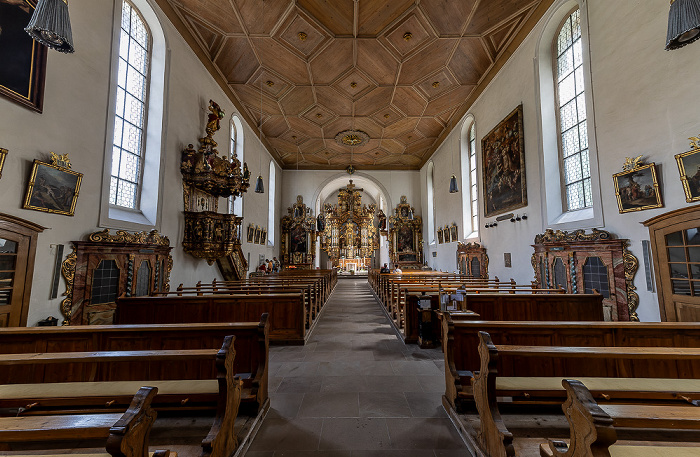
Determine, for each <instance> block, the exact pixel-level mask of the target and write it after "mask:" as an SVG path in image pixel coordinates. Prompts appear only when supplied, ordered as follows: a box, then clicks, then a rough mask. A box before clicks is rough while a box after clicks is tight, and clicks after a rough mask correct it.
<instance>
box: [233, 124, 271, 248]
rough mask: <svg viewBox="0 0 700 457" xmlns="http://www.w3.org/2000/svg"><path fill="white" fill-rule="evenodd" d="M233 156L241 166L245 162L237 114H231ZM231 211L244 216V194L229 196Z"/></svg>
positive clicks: (241, 128) (241, 132)
mask: <svg viewBox="0 0 700 457" xmlns="http://www.w3.org/2000/svg"><path fill="white" fill-rule="evenodd" d="M229 154H230V155H231V157H234V156H235V157H237V158H238V160H240V161H241V167H243V163H244V162H245V160H244V157H243V124H241V120H240V118H239V117H238V116H236V115H235V114H234V115H233V116H231V144H230V149H229ZM229 213H230V214H235V215H236V216H238V217H243V195H241V196H240V197H238V198H233V196H232V197H230V198H229ZM268 236H269V234H268Z"/></svg>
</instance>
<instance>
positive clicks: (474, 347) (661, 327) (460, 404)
mask: <svg viewBox="0 0 700 457" xmlns="http://www.w3.org/2000/svg"><path fill="white" fill-rule="evenodd" d="M445 317H446V318H445V319H443V323H442V324H443V327H442V331H443V352H444V354H445V383H446V387H445V396H444V399H443V403H445V404H446V407H450V408H453V409H455V410H456V411H457V412H465V411H471V410H473V409H474V400H473V396H472V388H471V377H472V376H473V374H474V373H475V372H477V371H479V369H480V364H481V362H480V359H479V352H478V346H479V343H480V339H479V332H480V331H485V332H488V333H489V334H490V335H491V338H492V340H493V341H494V342H495V344H508V345H524V346H535V345H538V346H545V345H550V346H608V347H627V346H637V347H645V346H648V347H654V346H662V347H663V346H666V347H679V348H680V347H691V348H700V323H694V322H688V323H675V322H673V323H672V322H661V323H659V322H586V321H582V322H541V321H538V322H535V321H529V322H528V321H523V322H514V321H483V320H478V321H457V320H453V319H452V316H451V315H447V316H445ZM662 365H663V367H664V370H665V371H666V372H667V373H668V376H671V377H680V376H685V377H695V378H700V370H698V369H697V368H696V369H693V367H694V366H693V365H689V364H688V363H685V362H681V361H673V362H665V363H663V364H662ZM636 366H637V367H640V366H641V365H640V363H639V361H638V362H636ZM563 368H567V369H577V370H579V371H576V372H574V374H573V375H574V376H589V375H588V374H587V373H591V372H597V373H601V375H603V376H605V375H608V374H610V375H613V374H614V373H616V371H615V370H619V369H625V370H627V372H629V373H630V376H642V374H643V372H632V371H630V370H631V367H629V366H627V365H625V362H617V363H614V362H607V363H606V362H604V361H600V360H599V361H591V362H590V363H584V361H582V360H578V361H576V362H575V363H571V362H568V363H567V364H565V366H564V367H562V366H561V363H560V364H558V365H553V364H552V363H542V364H539V365H532V364H526V363H510V364H502V365H501V367H500V370H501V371H500V373H501V375H502V376H518V375H520V376H541V375H546V376H550V375H551V376H554V375H557V374H560V373H562V372H561V371H560V370H562V369H563ZM647 368H648V369H649V370H655V371H659V370H660V369H659V364H652V365H650V366H649V367H647ZM568 373H570V374H571V373H572V372H571V371H569V372H568ZM684 373H685V375H684ZM659 377H664V375H663V373H662V374H661V375H660V376H659ZM620 394H621V393H617V394H616V395H618V396H619V395H620ZM598 398H599V399H602V398H603V397H598ZM613 398H615V395H613ZM518 399H523V397H522V395H521V396H520V397H519V398H518Z"/></svg>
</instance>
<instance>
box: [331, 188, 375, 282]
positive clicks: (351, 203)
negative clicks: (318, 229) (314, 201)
mask: <svg viewBox="0 0 700 457" xmlns="http://www.w3.org/2000/svg"><path fill="white" fill-rule="evenodd" d="M362 191H363V189H360V188H357V186H355V184H353V182H352V180H350V183H349V184H348V185H347V186H346V187H344V188H342V189H339V190H338V204H337V205H334V206H332V205H330V204H327V205H326V206H325V207H324V213H325V230H324V232H323V233H322V235H321V248H322V249H323V250H324V251H326V252H327V253H328V256H329V257H330V259H331V262H333V266H334V267H338V268H340V269H342V270H346V271H355V270H367V269H368V268H369V267H370V263H371V261H372V255H373V254H374V251H375V250H376V249H377V247H378V246H379V237H378V235H377V229H376V228H375V226H374V213H375V211H376V209H377V207H376V205H374V204H371V205H363V204H362Z"/></svg>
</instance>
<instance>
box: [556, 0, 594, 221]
mask: <svg viewBox="0 0 700 457" xmlns="http://www.w3.org/2000/svg"><path fill="white" fill-rule="evenodd" d="M554 49H555V53H556V56H557V57H556V65H555V68H556V73H555V85H556V93H557V111H558V116H557V125H558V128H559V139H560V142H559V149H560V154H561V156H560V157H561V172H562V185H563V186H562V187H564V194H565V205H566V206H565V207H566V209H567V210H568V211H575V210H579V209H583V208H587V207H589V206H592V205H593V202H592V200H593V192H592V189H591V165H590V160H589V153H588V123H587V120H586V94H585V88H584V84H583V40H582V35H581V11H580V10H579V9H578V8H577V9H576V10H575V11H573V12H572V13H571V14H570V15H569V16H568V17H567V18H566V20H565V21H564V22H563V24H562V25H561V27H560V28H559V33H558V34H557V37H556V39H555V42H554Z"/></svg>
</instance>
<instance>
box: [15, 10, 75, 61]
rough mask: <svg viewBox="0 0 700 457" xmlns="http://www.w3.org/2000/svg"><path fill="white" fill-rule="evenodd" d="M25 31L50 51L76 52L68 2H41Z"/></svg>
mask: <svg viewBox="0 0 700 457" xmlns="http://www.w3.org/2000/svg"><path fill="white" fill-rule="evenodd" d="M24 30H25V31H26V32H27V33H28V34H29V36H30V37H32V38H33V39H34V40H36V41H38V42H39V43H41V44H43V45H44V46H47V47H48V48H50V49H55V50H56V51H59V52H65V53H72V52H75V48H73V32H72V31H71V26H70V16H69V15H68V0H39V3H38V4H37V5H36V9H34V14H32V18H31V19H30V20H29V24H28V25H27V26H26V27H25V28H24Z"/></svg>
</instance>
